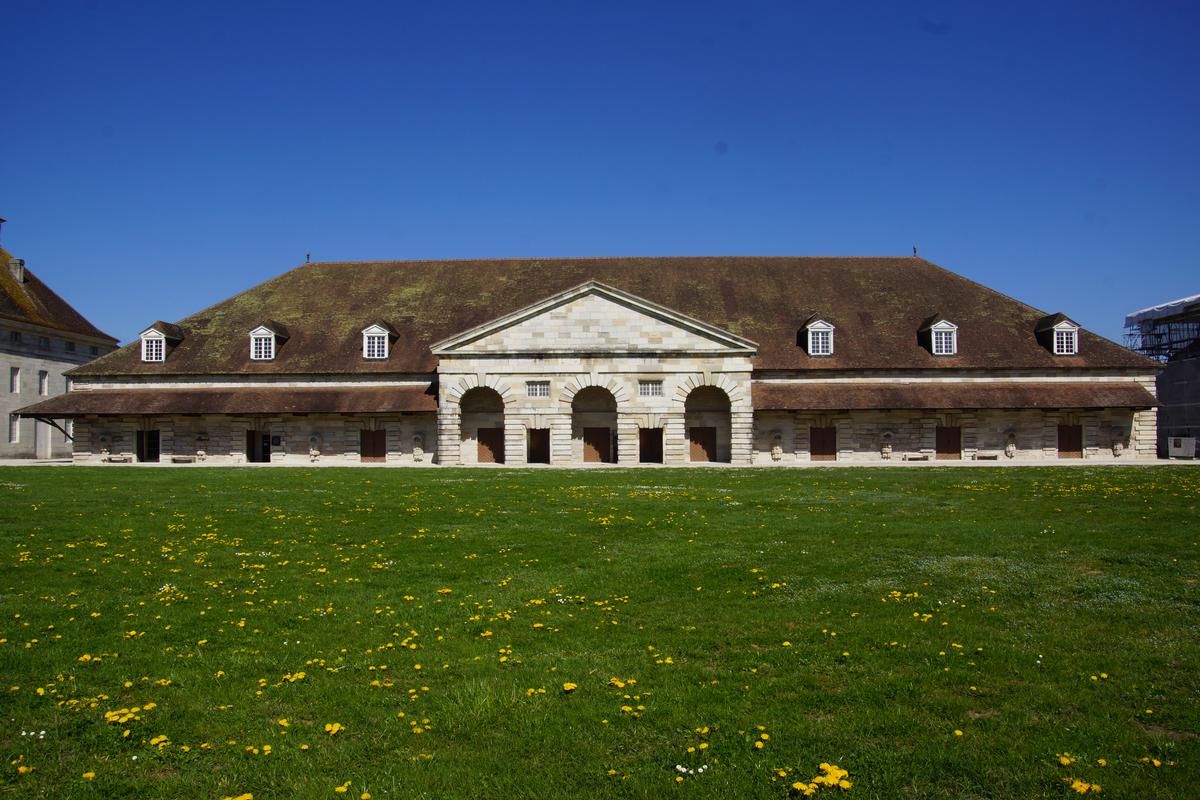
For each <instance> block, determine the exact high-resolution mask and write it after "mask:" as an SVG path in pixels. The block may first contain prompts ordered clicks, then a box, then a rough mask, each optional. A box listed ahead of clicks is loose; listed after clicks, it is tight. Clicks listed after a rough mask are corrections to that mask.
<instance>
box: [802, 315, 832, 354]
mask: <svg viewBox="0 0 1200 800" xmlns="http://www.w3.org/2000/svg"><path fill="white" fill-rule="evenodd" d="M805 327H806V328H807V329H808V354H809V355H810V356H831V355H833V325H831V324H829V323H828V322H826V321H825V320H823V319H818V320H813V321H812V322H810V323H808V325H806V326H805Z"/></svg>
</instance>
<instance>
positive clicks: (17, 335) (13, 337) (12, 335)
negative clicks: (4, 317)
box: [8, 331, 21, 344]
mask: <svg viewBox="0 0 1200 800" xmlns="http://www.w3.org/2000/svg"><path fill="white" fill-rule="evenodd" d="M8 340H9V341H10V342H12V343H13V344H20V343H21V332H20V331H9V332H8Z"/></svg>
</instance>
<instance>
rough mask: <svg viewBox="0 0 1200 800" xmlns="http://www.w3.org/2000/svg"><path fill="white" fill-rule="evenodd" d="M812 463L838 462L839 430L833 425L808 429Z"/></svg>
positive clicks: (809, 451)
mask: <svg viewBox="0 0 1200 800" xmlns="http://www.w3.org/2000/svg"><path fill="white" fill-rule="evenodd" d="M808 453H809V456H808V457H809V460H810V461H837V428H836V427H834V426H833V425H828V426H822V427H817V426H813V427H811V428H809V429H808Z"/></svg>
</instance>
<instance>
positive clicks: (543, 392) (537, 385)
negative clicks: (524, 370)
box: [525, 381, 550, 397]
mask: <svg viewBox="0 0 1200 800" xmlns="http://www.w3.org/2000/svg"><path fill="white" fill-rule="evenodd" d="M525 394H526V395H527V396H529V397H549V396H550V381H525Z"/></svg>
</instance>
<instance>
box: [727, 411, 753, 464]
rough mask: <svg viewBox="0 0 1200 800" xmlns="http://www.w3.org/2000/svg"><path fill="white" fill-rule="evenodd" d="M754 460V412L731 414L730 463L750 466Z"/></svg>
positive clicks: (732, 412) (735, 412)
mask: <svg viewBox="0 0 1200 800" xmlns="http://www.w3.org/2000/svg"><path fill="white" fill-rule="evenodd" d="M753 458H754V412H753V411H751V410H750V409H745V410H736V411H730V412H729V462H730V463H731V464H742V465H748V464H750V463H751V461H752V460H753Z"/></svg>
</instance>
